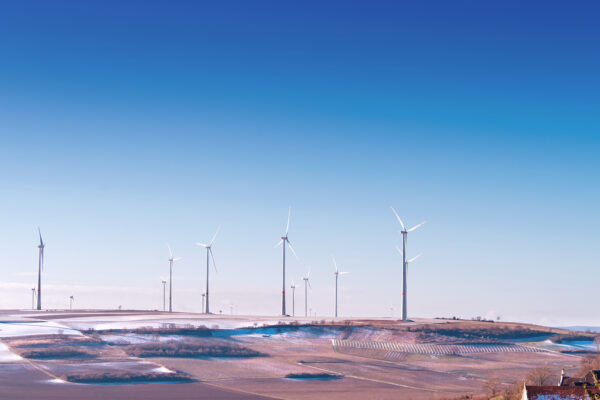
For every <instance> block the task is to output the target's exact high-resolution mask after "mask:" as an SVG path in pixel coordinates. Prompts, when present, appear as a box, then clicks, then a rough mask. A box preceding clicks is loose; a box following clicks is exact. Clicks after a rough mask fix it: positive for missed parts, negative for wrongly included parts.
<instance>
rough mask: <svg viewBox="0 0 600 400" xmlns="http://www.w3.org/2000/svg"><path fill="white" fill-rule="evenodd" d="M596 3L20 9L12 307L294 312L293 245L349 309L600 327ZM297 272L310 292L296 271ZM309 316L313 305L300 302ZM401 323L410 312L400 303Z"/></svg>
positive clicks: (1, 17) (1, 264)
mask: <svg viewBox="0 0 600 400" xmlns="http://www.w3.org/2000/svg"><path fill="white" fill-rule="evenodd" d="M598 11H599V10H598V5H597V4H595V3H594V2H579V3H577V4H573V3H567V2H562V3H561V2H527V4H523V3H522V2H511V1H509V2H506V1H502V2H500V1H498V2H460V1H459V2H451V3H450V2H419V3H418V4H417V3H416V2H413V3H402V2H396V1H390V2H327V4H323V3H322V2H310V1H309V2H307V1H303V2H294V1H288V2H280V1H273V2H267V1H261V2H245V1H240V2H233V1H231V2H229V1H226V2H215V3H213V4H201V3H200V2H181V3H179V4H173V3H172V2H158V1H138V2H136V1H128V2H120V1H112V2H111V1H104V2H84V3H82V2H75V1H73V2H66V1H65V2H61V1H57V2H52V3H49V2H44V1H38V2H36V1H23V2H2V3H0V53H1V54H2V58H1V60H0V135H1V145H0V179H1V183H2V185H0V207H1V209H2V224H1V225H0V254H1V255H2V256H1V257H0V272H1V273H2V279H1V280H0V288H2V287H3V288H4V289H2V290H0V307H26V306H27V305H28V304H29V302H30V291H29V288H30V287H33V283H34V282H35V271H36V267H37V265H36V263H37V253H36V252H37V249H36V248H35V245H36V232H35V230H36V227H37V226H38V225H39V226H41V228H42V232H43V234H44V236H45V239H46V241H47V242H48V247H47V253H46V256H47V257H46V258H47V262H46V267H47V268H46V270H45V274H44V281H45V282H46V283H47V284H48V286H47V292H46V293H47V295H46V297H45V300H46V301H45V303H46V306H47V307H64V306H66V305H68V296H69V295H71V294H73V295H75V297H76V299H77V306H79V307H94V308H101V307H108V308H112V307H116V306H118V305H122V306H123V307H126V308H129V307H135V308H158V307H160V303H161V300H162V299H161V288H160V279H159V277H160V276H165V275H166V274H167V268H168V265H167V261H166V258H167V255H168V253H167V249H166V245H165V243H167V242H169V243H171V244H172V246H173V247H174V248H175V251H176V253H177V254H179V255H181V256H182V257H183V260H181V261H180V262H179V263H178V264H177V265H176V274H175V278H174V287H175V292H174V302H175V305H176V309H178V310H182V311H193V310H199V308H200V305H199V303H198V301H197V300H196V295H197V294H198V293H199V292H200V290H201V288H202V287H203V286H204V278H203V276H204V275H203V270H204V254H203V251H202V250H201V249H200V248H198V247H196V246H195V245H194V243H195V242H198V241H200V242H202V241H206V240H208V239H209V238H210V236H211V235H212V234H213V232H214V230H215V229H216V227H217V226H219V225H222V230H221V233H220V234H219V237H218V239H217V244H216V245H215V248H214V252H215V257H216V260H217V267H218V268H219V273H218V274H217V275H213V276H214V277H215V278H214V281H212V285H211V286H212V294H213V298H212V301H213V305H214V306H215V307H218V308H220V309H223V310H224V311H225V310H229V305H230V304H234V305H235V307H236V311H237V312H240V313H264V314H276V313H277V312H278V311H279V304H280V301H279V293H280V290H281V289H280V280H281V278H280V257H281V255H280V250H279V249H274V248H273V245H274V244H275V243H276V242H277V240H278V238H279V236H281V234H282V233H283V230H284V228H285V222H286V217H287V208H288V206H289V205H291V206H292V225H291V230H290V239H291V241H292V243H293V244H294V247H295V248H296V250H297V252H298V254H299V256H300V258H301V261H302V262H301V263H300V262H297V261H295V260H291V261H290V262H289V276H290V280H291V279H294V280H295V281H296V282H298V280H299V278H300V276H301V275H302V274H303V273H305V271H306V269H307V268H309V266H310V267H311V268H312V276H313V290H312V291H311V294H310V298H309V299H310V302H311V307H312V308H313V309H314V310H316V312H317V313H318V314H320V315H330V314H331V313H332V311H333V273H332V272H333V267H332V265H331V261H330V255H331V254H335V256H336V258H337V260H338V263H339V264H340V265H341V266H342V267H343V269H346V270H348V271H351V274H349V275H346V276H344V277H343V278H344V279H343V281H342V285H341V313H342V314H343V315H390V313H391V310H390V307H394V308H395V310H399V309H400V306H401V303H400V287H401V275H400V267H401V266H400V258H399V255H398V254H397V253H396V252H395V250H394V245H396V244H399V243H400V235H399V233H398V225H397V222H396V221H395V220H394V218H393V214H392V213H391V211H390V208H389V207H390V206H392V205H393V206H394V207H395V208H397V209H398V211H399V213H400V214H401V215H402V217H403V218H404V219H405V220H406V221H407V223H408V224H413V223H418V222H420V221H421V220H427V221H428V222H427V224H426V225H425V226H424V227H423V228H422V229H420V230H418V231H416V232H415V233H414V234H413V235H412V236H411V237H410V238H409V253H410V254H416V253H419V252H422V253H423V257H422V258H420V259H419V260H418V261H416V262H415V263H414V264H411V266H410V275H409V278H410V280H409V296H410V297H409V301H410V303H409V312H410V313H411V314H412V315H418V316H451V315H457V316H462V317H472V316H476V315H482V316H489V317H493V316H497V315H500V316H501V317H502V318H504V319H513V320H522V321H532V322H541V323H548V324H600V320H595V319H594V318H595V317H593V316H592V315H590V314H589V312H588V311H587V310H588V309H587V308H586V307H583V306H582V305H584V304H591V303H592V302H593V300H594V297H593V290H591V289H590V288H594V287H596V286H597V285H598V284H600V278H598V274H597V273H596V271H597V267H598V261H597V260H598V258H597V254H596V251H595V249H596V248H597V243H598V240H599V239H600V237H599V236H600V235H599V234H598V232H597V226H598V224H599V222H600V213H599V212H598V209H597V204H598V198H599V192H600V189H599V188H598V185H597V180H598V179H597V177H598V174H599V172H600V165H599V164H600V163H599V161H598V152H599V150H600V135H599V134H598V132H599V128H600V123H599V118H598V109H600V98H599V95H598V93H600V78H599V75H598V72H597V71H599V70H600V55H599V54H598V52H597V51H596V49H597V48H598V45H599V44H600V43H599V42H600V28H598V26H597V23H596V16H597V15H598ZM290 283H291V282H290ZM296 300H297V301H302V300H303V299H302V295H301V294H300V293H298V296H297V298H296ZM396 314H398V312H397V311H396Z"/></svg>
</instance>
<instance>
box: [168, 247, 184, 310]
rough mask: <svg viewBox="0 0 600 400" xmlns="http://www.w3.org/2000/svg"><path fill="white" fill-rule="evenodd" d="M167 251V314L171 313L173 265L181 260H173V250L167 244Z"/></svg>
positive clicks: (178, 258)
mask: <svg viewBox="0 0 600 400" xmlns="http://www.w3.org/2000/svg"><path fill="white" fill-rule="evenodd" d="M167 248H168V249H169V312H173V263H174V262H175V261H179V260H181V257H177V258H173V250H171V246H169V245H168V244H167Z"/></svg>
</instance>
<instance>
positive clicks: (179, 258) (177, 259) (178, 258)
mask: <svg viewBox="0 0 600 400" xmlns="http://www.w3.org/2000/svg"><path fill="white" fill-rule="evenodd" d="M182 258H183V257H177V258H174V259H173V261H179V260H181V259H182Z"/></svg>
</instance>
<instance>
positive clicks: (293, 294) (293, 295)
mask: <svg viewBox="0 0 600 400" xmlns="http://www.w3.org/2000/svg"><path fill="white" fill-rule="evenodd" d="M290 288H291V289H292V317H295V316H296V284H295V283H294V281H292V286H290Z"/></svg>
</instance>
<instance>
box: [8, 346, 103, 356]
mask: <svg viewBox="0 0 600 400" xmlns="http://www.w3.org/2000/svg"><path fill="white" fill-rule="evenodd" d="M19 354H20V355H21V357H25V358H38V359H39V358H94V357H96V354H94V353H92V352H90V351H88V350H84V349H78V348H77V347H70V346H60V347H45V348H35V349H23V350H21V351H19Z"/></svg>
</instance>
